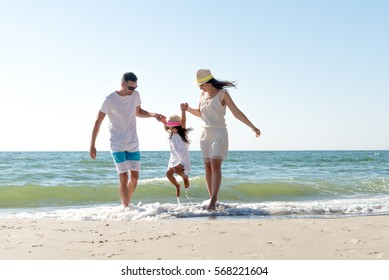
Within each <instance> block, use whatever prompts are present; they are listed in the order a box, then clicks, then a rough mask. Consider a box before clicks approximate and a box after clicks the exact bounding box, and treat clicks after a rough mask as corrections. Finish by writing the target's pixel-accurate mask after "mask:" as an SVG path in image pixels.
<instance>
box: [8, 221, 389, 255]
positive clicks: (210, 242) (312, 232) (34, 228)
mask: <svg viewBox="0 0 389 280" xmlns="http://www.w3.org/2000/svg"><path fill="white" fill-rule="evenodd" d="M0 236H1V237H0V238H1V239H0V242H1V252H2V253H1V254H0V259H1V260H388V259H389V242H388V240H389V216H387V215H381V216H359V217H344V218H318V219H312V218H301V219H300V218H299V219H276V218H271V219H227V218H222V219H220V218H213V219H211V218H208V219H171V220H157V221H124V222H123V221H64V220H50V219H6V218H2V219H0Z"/></svg>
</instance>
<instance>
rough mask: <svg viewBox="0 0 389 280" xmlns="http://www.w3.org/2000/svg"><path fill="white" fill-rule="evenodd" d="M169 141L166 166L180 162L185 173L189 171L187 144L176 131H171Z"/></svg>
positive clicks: (172, 165)
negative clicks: (168, 157) (167, 163)
mask: <svg viewBox="0 0 389 280" xmlns="http://www.w3.org/2000/svg"><path fill="white" fill-rule="evenodd" d="M169 143H170V159H169V165H168V167H169V168H171V167H174V166H177V165H178V164H182V165H183V166H184V168H185V173H186V174H188V172H189V171H190V160H189V144H188V143H185V142H184V141H183V140H182V139H181V136H180V135H178V134H177V133H173V135H172V137H171V138H170V139H169Z"/></svg>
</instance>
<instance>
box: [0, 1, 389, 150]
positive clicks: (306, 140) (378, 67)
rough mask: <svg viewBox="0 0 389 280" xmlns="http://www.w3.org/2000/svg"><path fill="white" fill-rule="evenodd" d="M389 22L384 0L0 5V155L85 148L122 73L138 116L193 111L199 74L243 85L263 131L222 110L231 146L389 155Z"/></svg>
mask: <svg viewBox="0 0 389 280" xmlns="http://www.w3.org/2000/svg"><path fill="white" fill-rule="evenodd" d="M388 15H389V1H386V0H382V1H379V0H366V1H358V0H342V1H339V0H322V1H318V0H317V1H316V0H305V1H303V0H293V1H292V0H290V1H286V0H284V1H282V0H278V1H277V0H274V1H265V0H252V1H250V0H242V1H225V0H223V1H217V0H214V1H203V0H196V1H190V0H188V1H183V0H164V1H151V0H137V1H132V0H126V1H125V0H109V1H108V0H107V1H97V0H96V1H91V0H63V1H62V0H61V1H49V0H46V1H43V0H34V1H27V0H25V1H23V0H0V26H1V27H0V94H1V95H0V106H1V110H0V151H34V150H37V151H46V150H47V151H73V150H76V151H78V150H80V151H88V150H89V143H90V136H91V131H92V128H93V124H94V120H95V117H96V115H97V112H98V110H99V109H100V107H101V104H102V102H103V100H104V98H105V96H107V95H108V94H109V93H111V92H113V91H114V90H116V89H119V87H120V78H121V76H122V74H123V73H124V72H128V71H132V72H134V73H135V74H136V75H137V76H138V78H139V81H138V90H139V92H140V94H141V99H142V107H143V108H144V109H146V110H149V111H152V112H158V113H161V114H164V115H166V116H169V115H172V114H179V113H180V110H179V104H180V102H188V103H189V104H190V105H191V106H192V107H196V106H197V104H198V98H199V94H200V91H199V89H198V87H196V86H195V85H194V83H193V81H194V78H195V72H196V70H197V69H200V68H208V69H211V71H212V72H213V74H214V75H215V78H217V79H222V80H233V81H237V83H238V89H237V90H235V89H232V90H230V94H231V96H232V98H233V100H234V101H235V103H236V104H237V106H238V107H239V108H240V109H241V110H242V111H243V112H244V113H245V114H246V115H247V117H248V118H249V119H250V120H251V121H252V122H253V123H254V124H255V125H256V126H257V127H258V128H260V129H261V131H262V136H261V137H260V138H255V136H254V133H253V132H252V131H251V130H250V129H249V128H248V127H247V126H245V125H244V124H243V123H241V122H240V121H238V120H237V119H235V118H234V117H233V116H232V114H231V112H228V113H227V117H226V118H227V124H228V125H227V127H228V129H229V135H230V150H311V149H335V150H336V149H389V35H388V34H389V33H388V30H389V16H388ZM137 124H138V136H139V140H140V149H141V150H168V149H169V146H168V142H167V134H166V132H165V131H164V129H163V127H162V125H161V124H160V123H158V122H156V121H155V120H154V119H138V120H137ZM188 126H191V127H193V128H194V129H195V130H194V131H193V132H192V133H191V134H190V138H191V140H192V145H191V150H199V144H198V142H199V133H200V119H198V118H196V117H194V116H192V115H190V114H188ZM97 149H98V150H100V151H101V150H109V142H108V119H106V120H105V121H104V123H103V126H102V128H101V131H100V134H99V137H98V141H97Z"/></svg>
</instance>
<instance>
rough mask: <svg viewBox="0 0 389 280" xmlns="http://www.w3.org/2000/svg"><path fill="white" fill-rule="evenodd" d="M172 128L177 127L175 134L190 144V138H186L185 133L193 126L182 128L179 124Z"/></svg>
mask: <svg viewBox="0 0 389 280" xmlns="http://www.w3.org/2000/svg"><path fill="white" fill-rule="evenodd" d="M174 128H177V134H178V135H180V137H181V139H182V141H184V142H185V143H187V144H190V140H189V138H188V135H187V133H188V132H189V131H192V130H193V128H183V127H182V126H181V125H180V126H174ZM172 135H173V132H170V134H169V138H172Z"/></svg>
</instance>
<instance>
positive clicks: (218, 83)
mask: <svg viewBox="0 0 389 280" xmlns="http://www.w3.org/2000/svg"><path fill="white" fill-rule="evenodd" d="M207 83H210V84H211V85H212V86H213V87H215V88H217V89H223V88H226V87H234V88H236V82H229V81H219V80H216V79H215V78H212V79H210V80H209V81H208V82H207Z"/></svg>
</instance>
